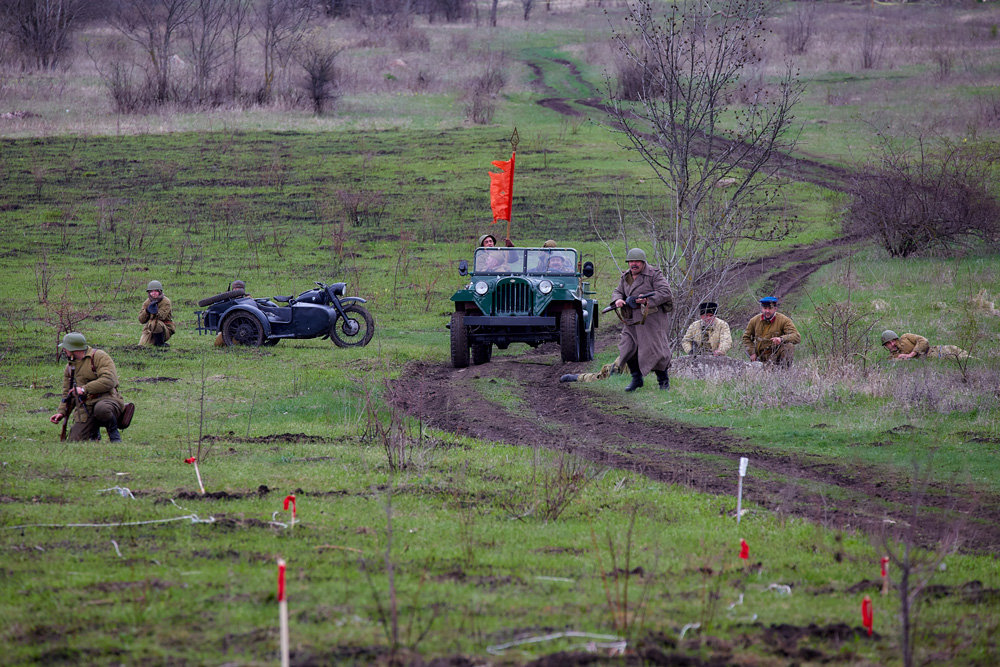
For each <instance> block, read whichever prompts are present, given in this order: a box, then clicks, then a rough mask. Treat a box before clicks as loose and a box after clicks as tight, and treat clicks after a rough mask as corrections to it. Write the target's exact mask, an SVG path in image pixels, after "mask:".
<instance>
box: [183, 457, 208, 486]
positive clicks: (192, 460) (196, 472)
mask: <svg viewBox="0 0 1000 667" xmlns="http://www.w3.org/2000/svg"><path fill="white" fill-rule="evenodd" d="M184 463H190V464H192V465H194V474H195V475H196V476H197V477H198V490H199V491H201V495H205V487H204V486H203V485H202V483H201V473H200V472H198V457H197V456H192V457H191V458H189V459H184Z"/></svg>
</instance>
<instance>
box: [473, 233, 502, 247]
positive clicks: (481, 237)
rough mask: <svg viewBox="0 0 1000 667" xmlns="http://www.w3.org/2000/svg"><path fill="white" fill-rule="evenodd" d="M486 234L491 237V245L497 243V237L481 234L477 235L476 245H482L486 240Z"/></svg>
mask: <svg viewBox="0 0 1000 667" xmlns="http://www.w3.org/2000/svg"><path fill="white" fill-rule="evenodd" d="M487 236H488V237H490V238H491V239H493V245H496V244H497V237H495V236H493V235H492V234H483V235H482V236H480V237H479V243H477V244H476V245H477V246H481V245H483V241H485V240H486V237H487Z"/></svg>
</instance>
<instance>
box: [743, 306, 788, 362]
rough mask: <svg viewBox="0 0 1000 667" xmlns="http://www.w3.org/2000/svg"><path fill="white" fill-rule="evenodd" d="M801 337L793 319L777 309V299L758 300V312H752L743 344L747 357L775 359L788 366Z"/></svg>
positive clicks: (763, 359) (772, 360) (744, 333)
mask: <svg viewBox="0 0 1000 667" xmlns="http://www.w3.org/2000/svg"><path fill="white" fill-rule="evenodd" d="M801 341H802V336H800V335H799V330H798V329H796V328H795V323H794V322H792V319H791V318H790V317H788V316H787V315H785V314H783V313H779V312H778V299H777V298H776V297H773V296H765V297H764V298H763V299H761V300H760V314H759V315H754V316H753V318H751V319H750V322H749V323H748V324H747V328H746V331H744V332H743V347H744V348H746V352H747V355H748V356H749V357H750V361H762V362H764V363H767V362H774V363H779V364H781V365H782V366H785V367H788V366H791V365H792V361H793V360H794V358H795V346H796V345H798V344H799V342H801Z"/></svg>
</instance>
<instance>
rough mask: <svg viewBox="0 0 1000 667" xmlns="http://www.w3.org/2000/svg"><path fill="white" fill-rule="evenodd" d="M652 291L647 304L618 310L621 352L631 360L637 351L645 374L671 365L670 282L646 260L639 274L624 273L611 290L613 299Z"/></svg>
mask: <svg viewBox="0 0 1000 667" xmlns="http://www.w3.org/2000/svg"><path fill="white" fill-rule="evenodd" d="M650 292H652V293H653V296H651V297H649V302H648V303H647V305H646V306H645V307H639V308H629V307H624V308H620V309H619V311H620V313H621V316H622V320H623V324H624V326H623V327H622V334H621V337H620V338H619V339H618V355H619V357H620V358H621V359H624V360H626V361H628V359H630V358H632V356H633V355H635V354H638V361H639V371H640V372H641V373H642V374H643V375H646V374H647V373H649V372H650V371H665V370H667V369H669V368H670V332H669V328H668V327H669V325H670V318H669V316H668V315H667V313H669V312H670V311H672V310H673V309H674V296H673V293H672V292H671V291H670V283H668V282H667V279H666V277H665V276H664V275H663V274H662V273H661V272H660V270H659V269H657V268H654V267H652V266H650V265H649V263H648V262H647V263H646V265H645V266H644V267H643V268H642V271H641V272H640V273H639V274H638V275H636V276H633V275H632V272H631V271H626V272H625V273H623V274H622V277H621V280H619V281H618V287H616V288H615V291H614V292H612V293H611V300H612V301H617V300H618V299H626V300H627V299H628V297H630V296H632V295H635V296H640V295H642V294H648V293H650Z"/></svg>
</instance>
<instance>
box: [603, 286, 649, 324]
mask: <svg viewBox="0 0 1000 667" xmlns="http://www.w3.org/2000/svg"><path fill="white" fill-rule="evenodd" d="M655 294H656V292H647V293H646V294H633V295H631V296H630V297H629V298H627V299H625V306H624V307H626V308H638V307H639V303H638V300H639V299H648V298H649V297H651V296H653V295H655ZM612 310H613V311H615V315H617V316H618V319H619V320H621V321H622V322H624V321H625V320H624V318H622V314H621V313H620V312H619V311H618V308H617V307H616V306H615V304H614V303H613V302H612V304H611V305H610V306H608V307H607V308H605V309H604V310H602V311H601V314H602V315H603V314H604V313H610V312H611V311H612ZM645 319H646V318H645V317H644V318H643V320H644V321H645Z"/></svg>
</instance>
